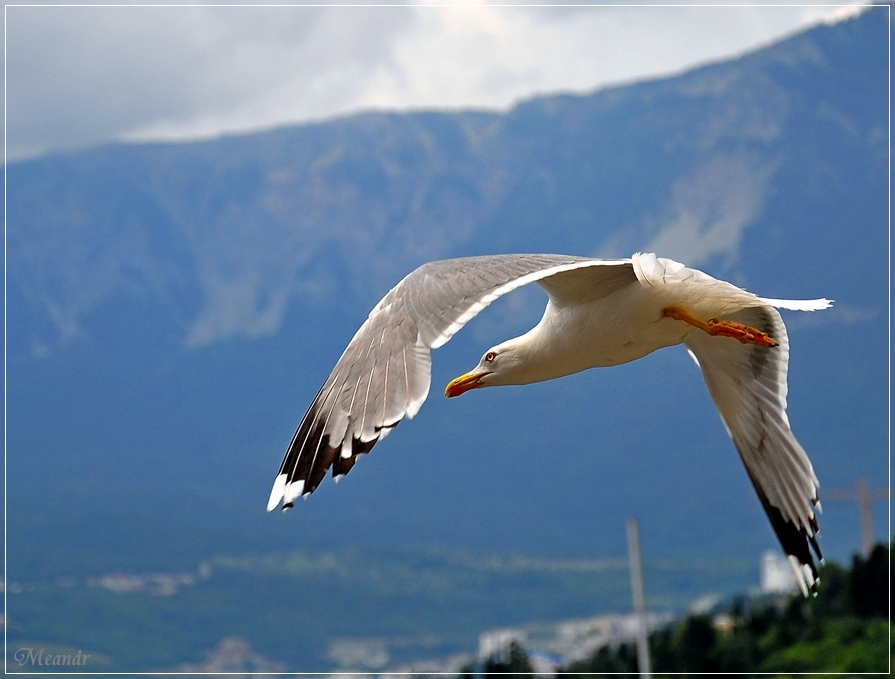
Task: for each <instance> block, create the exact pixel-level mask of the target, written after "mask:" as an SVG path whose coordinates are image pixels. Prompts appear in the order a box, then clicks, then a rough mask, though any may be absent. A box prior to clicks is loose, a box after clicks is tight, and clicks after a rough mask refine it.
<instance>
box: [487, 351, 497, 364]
mask: <svg viewBox="0 0 895 679" xmlns="http://www.w3.org/2000/svg"><path fill="white" fill-rule="evenodd" d="M495 358H497V354H495V353H494V352H493V351H489V352H488V353H487V354H485V363H494V359H495Z"/></svg>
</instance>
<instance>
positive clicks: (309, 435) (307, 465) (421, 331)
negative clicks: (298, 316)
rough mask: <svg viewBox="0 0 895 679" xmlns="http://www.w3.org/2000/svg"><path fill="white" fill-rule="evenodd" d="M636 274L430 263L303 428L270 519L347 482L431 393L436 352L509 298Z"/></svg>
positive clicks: (531, 263) (394, 294)
mask: <svg viewBox="0 0 895 679" xmlns="http://www.w3.org/2000/svg"><path fill="white" fill-rule="evenodd" d="M612 265H627V267H630V260H596V259H588V258H583V257H569V256H565V255H495V256H487V257H467V258H462V259H452V260H443V261H437V262H430V263H428V264H425V265H423V266H421V267H420V268H418V269H416V270H415V271H414V272H412V273H411V274H409V275H408V276H407V277H406V278H404V280H402V281H401V282H400V283H398V285H396V286H395V287H394V288H392V290H390V291H389V293H388V294H387V295H386V296H385V297H383V298H382V300H381V301H380V302H379V304H377V305H376V307H375V308H374V309H373V311H371V312H370V315H369V317H368V318H367V320H366V321H365V322H364V324H363V325H362V326H361V327H360V329H359V330H358V331H357V333H356V334H355V336H354V338H353V339H352V340H351V342H350V343H349V344H348V347H347V348H346V349H345V352H344V353H343V354H342V357H341V358H340V359H339V361H338V363H336V367H335V368H334V369H333V372H332V374H331V375H330V376H329V377H328V378H327V380H326V382H324V384H323V387H321V389H320V391H319V392H318V393H317V397H316V398H315V399H314V401H313V402H312V403H311V407H310V408H309V409H308V412H307V414H305V416H304V418H303V419H302V421H301V424H299V426H298V429H297V430H296V432H295V436H294V437H293V438H292V442H291V443H290V445H289V448H288V449H287V451H286V455H285V457H284V459H283V464H282V465H281V466H280V471H279V474H277V478H276V480H275V482H274V486H273V490H272V491H271V494H270V500H269V501H268V505H267V509H268V511H270V510H272V509H274V508H275V507H276V506H277V505H278V504H279V503H280V501H281V500H282V502H283V509H287V508H289V507H291V506H292V503H293V501H294V500H295V498H297V497H299V496H301V495H307V494H308V493H311V492H313V491H314V490H315V489H316V488H317V486H318V485H319V484H320V482H321V481H322V480H323V477H324V476H325V475H326V472H327V470H328V469H329V468H330V467H331V468H332V473H333V477H334V478H336V479H338V478H339V477H340V476H341V475H343V474H346V473H348V471H349V470H350V469H351V468H352V466H354V463H355V461H356V460H357V456H358V455H360V454H362V453H367V452H369V451H370V449H371V448H372V447H373V446H374V445H375V443H376V442H377V441H378V440H379V439H381V438H383V437H384V436H386V435H387V434H388V433H389V432H390V431H391V430H392V429H394V428H395V427H396V426H397V425H398V423H399V422H400V421H401V420H402V419H403V418H404V417H405V416H407V417H413V416H414V415H415V414H416V413H417V411H418V410H419V408H420V406H421V405H422V404H423V401H425V400H426V396H427V394H428V393H429V383H430V379H431V372H430V366H431V360H430V352H429V350H430V349H435V348H437V347H440V346H441V345H442V344H444V343H445V342H447V341H448V340H449V339H450V338H451V337H452V336H453V335H454V333H456V332H457V331H458V330H459V329H460V328H462V327H463V326H464V325H465V324H466V323H467V322H468V321H469V320H470V319H471V318H473V317H474V316H475V315H476V314H478V313H479V311H481V310H482V309H484V308H485V307H486V306H488V305H489V304H490V303H491V302H492V301H494V300H495V299H497V298H498V297H500V296H501V295H503V294H505V293H507V292H509V291H511V290H514V289H515V288H518V287H520V286H522V285H525V284H527V283H530V282H533V281H536V280H541V279H544V278H546V277H548V276H555V275H557V274H560V273H563V272H566V271H572V270H574V269H579V268H586V267H596V266H612Z"/></svg>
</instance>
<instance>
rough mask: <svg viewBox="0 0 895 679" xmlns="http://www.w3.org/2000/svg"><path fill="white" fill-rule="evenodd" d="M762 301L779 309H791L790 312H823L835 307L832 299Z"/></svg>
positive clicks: (764, 299)
mask: <svg viewBox="0 0 895 679" xmlns="http://www.w3.org/2000/svg"><path fill="white" fill-rule="evenodd" d="M761 301H762V302H764V303H765V304H767V305H768V306H773V307H777V308H778V309H789V310H790V311H822V310H823V309H829V308H830V307H831V306H833V300H831V299H824V298H821V299H768V298H766V297H762V298H761Z"/></svg>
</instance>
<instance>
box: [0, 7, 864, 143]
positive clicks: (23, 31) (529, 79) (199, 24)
mask: <svg viewBox="0 0 895 679" xmlns="http://www.w3.org/2000/svg"><path fill="white" fill-rule="evenodd" d="M853 12H854V6H851V8H849V6H846V5H814V6H807V5H785V4H779V5H771V6H755V5H753V6H731V5H727V6H724V5H711V6H696V5H689V6H687V5H677V6H650V7H647V6H633V5H618V4H617V5H604V6H587V5H581V4H578V5H571V6H560V5H557V4H552V5H547V6H535V5H515V6H508V5H504V6H497V5H494V4H484V5H459V4H453V5H435V4H429V3H416V4H412V5H409V4H403V5H393V6H375V7H374V6H368V5H342V6H335V5H324V6H300V5H267V6H258V5H255V6H232V5H231V6H202V5H195V4H194V5H183V4H181V5H171V6H128V5H116V6H90V7H84V6H42V7H38V6H27V5H25V6H12V7H10V6H7V8H6V17H5V18H6V22H5V27H6V43H5V47H6V69H7V70H6V93H5V94H6V121H7V128H6V152H7V159H8V160H10V161H14V160H18V159H22V158H27V157H32V156H36V155H41V154H44V153H48V152H53V151H60V150H69V149H75V148H81V147H86V146H91V145H95V144H99V143H103V142H108V141H112V140H125V141H154V140H189V139H199V138H212V137H215V136H219V135H221V134H232V133H240V132H247V131H253V130H261V129H268V128H270V127H274V126H278V125H285V124H295V123H302V122H309V121H315V120H322V119H327V118H331V117H334V116H340V115H346V114H351V113H354V112H358V111H365V110H398V111H406V110H419V109H432V108H438V109H458V108H486V109H492V110H494V109H496V110H505V109H507V108H509V107H511V106H512V105H513V104H514V103H516V102H518V101H520V100H524V99H527V98H530V97H532V96H535V95H538V94H547V93H556V92H589V91H593V90H595V89H598V88H600V87H603V86H606V85H611V84H618V83H628V82H632V81H634V80H639V79H643V78H650V77H658V76H664V75H671V74H675V73H679V72H681V71H684V70H686V69H688V68H691V67H693V66H695V65H699V64H703V63H706V62H709V61H715V60H719V59H724V58H729V57H734V56H737V55H741V54H742V53H744V52H747V51H749V50H752V49H755V48H758V47H761V46H764V45H767V44H769V43H771V42H774V41H775V40H777V39H780V38H782V37H785V36H787V35H790V34H792V33H794V32H797V31H799V30H802V29H804V28H806V27H808V26H810V25H813V24H815V23H818V22H820V21H833V20H835V19H836V18H837V17H841V16H843V15H847V14H849V13H853Z"/></svg>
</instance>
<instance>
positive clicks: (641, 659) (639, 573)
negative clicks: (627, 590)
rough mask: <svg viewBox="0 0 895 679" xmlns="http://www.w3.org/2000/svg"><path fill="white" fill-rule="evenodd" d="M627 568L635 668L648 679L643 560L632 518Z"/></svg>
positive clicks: (629, 521)
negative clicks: (633, 618) (633, 617)
mask: <svg viewBox="0 0 895 679" xmlns="http://www.w3.org/2000/svg"><path fill="white" fill-rule="evenodd" d="M628 568H629V570H630V571H631V594H632V596H633V598H634V614H635V615H636V616H637V668H638V670H640V676H641V677H643V679H650V676H651V674H652V670H651V668H650V660H649V638H648V636H647V620H646V593H645V591H644V588H643V559H642V558H641V556H640V525H639V524H638V523H637V519H635V518H634V517H631V518H630V519H628Z"/></svg>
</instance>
